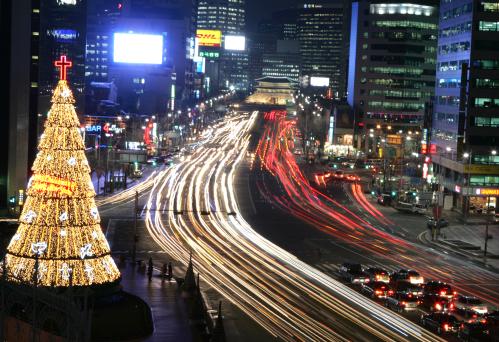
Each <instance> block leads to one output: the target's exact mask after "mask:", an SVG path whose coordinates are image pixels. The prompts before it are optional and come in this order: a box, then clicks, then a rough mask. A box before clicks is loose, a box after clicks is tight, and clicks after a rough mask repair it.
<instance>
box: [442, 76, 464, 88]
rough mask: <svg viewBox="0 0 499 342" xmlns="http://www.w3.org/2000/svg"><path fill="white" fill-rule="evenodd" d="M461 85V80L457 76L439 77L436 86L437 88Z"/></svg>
mask: <svg viewBox="0 0 499 342" xmlns="http://www.w3.org/2000/svg"><path fill="white" fill-rule="evenodd" d="M460 86H461V80H460V79H457V78H439V79H438V87H439V88H459V87H460Z"/></svg>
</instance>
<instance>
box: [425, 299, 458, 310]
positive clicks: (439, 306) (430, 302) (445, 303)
mask: <svg viewBox="0 0 499 342" xmlns="http://www.w3.org/2000/svg"><path fill="white" fill-rule="evenodd" d="M421 305H422V306H424V307H426V308H427V309H429V310H430V311H438V312H451V311H454V309H455V307H454V303H453V302H452V300H451V299H449V298H445V297H439V296H433V295H424V296H423V297H421Z"/></svg>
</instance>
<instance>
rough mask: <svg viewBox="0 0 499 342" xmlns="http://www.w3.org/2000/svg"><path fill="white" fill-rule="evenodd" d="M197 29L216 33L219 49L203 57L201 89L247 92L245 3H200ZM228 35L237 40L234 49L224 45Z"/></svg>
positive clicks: (206, 0)
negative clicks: (218, 38) (204, 70)
mask: <svg viewBox="0 0 499 342" xmlns="http://www.w3.org/2000/svg"><path fill="white" fill-rule="evenodd" d="M197 10H198V13H197V28H198V29H202V30H219V31H221V33H222V44H221V46H220V48H219V49H218V50H217V51H215V52H213V53H211V54H208V55H205V58H206V74H205V87H206V88H207V90H208V93H209V92H212V93H216V92H218V91H219V90H220V89H235V90H241V91H246V90H247V89H248V49H247V44H246V41H245V40H246V34H245V32H246V11H245V0H200V1H199V3H198V8H197ZM228 36H231V37H238V38H237V39H239V41H240V42H241V44H238V46H237V47H231V46H230V45H227V40H226V38H227V37H228Z"/></svg>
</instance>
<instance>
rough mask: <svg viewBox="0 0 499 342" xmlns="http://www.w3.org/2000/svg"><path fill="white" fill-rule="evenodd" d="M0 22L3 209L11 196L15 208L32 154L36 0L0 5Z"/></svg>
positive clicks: (37, 26)
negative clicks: (0, 28)
mask: <svg viewBox="0 0 499 342" xmlns="http://www.w3.org/2000/svg"><path fill="white" fill-rule="evenodd" d="M13 18H16V20H13ZM0 23H1V27H2V32H5V33H6V34H5V35H4V38H5V39H4V40H3V41H2V43H3V44H2V49H3V50H2V51H3V53H2V54H1V61H2V62H1V63H0V68H2V73H1V74H2V84H3V91H2V92H1V95H0V96H1V101H0V106H1V108H2V110H1V113H2V115H4V116H5V118H4V120H3V121H4V123H5V124H4V125H2V127H1V128H0V141H1V142H2V146H3V151H4V153H3V154H2V156H3V158H2V161H0V208H2V207H5V205H6V204H7V203H6V201H7V198H11V197H13V198H14V204H16V205H18V204H19V199H20V196H19V195H20V191H22V190H24V189H25V188H26V184H27V179H28V175H30V173H31V170H30V168H31V165H32V164H33V161H34V159H35V155H36V146H37V143H38V136H37V122H38V62H39V57H40V56H39V51H38V40H39V39H40V1H37V0H8V1H2V2H1V4H0Z"/></svg>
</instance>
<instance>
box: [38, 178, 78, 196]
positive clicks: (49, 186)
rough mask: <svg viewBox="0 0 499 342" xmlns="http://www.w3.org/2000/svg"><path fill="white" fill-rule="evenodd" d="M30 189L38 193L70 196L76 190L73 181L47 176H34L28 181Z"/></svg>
mask: <svg viewBox="0 0 499 342" xmlns="http://www.w3.org/2000/svg"><path fill="white" fill-rule="evenodd" d="M29 186H30V189H32V190H33V191H36V192H39V193H50V194H54V195H57V196H59V195H65V196H71V195H73V192H74V191H75V189H76V183H75V182H74V181H71V180H68V179H64V178H58V177H54V176H49V175H34V176H33V177H32V178H31V180H30V184H29Z"/></svg>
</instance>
